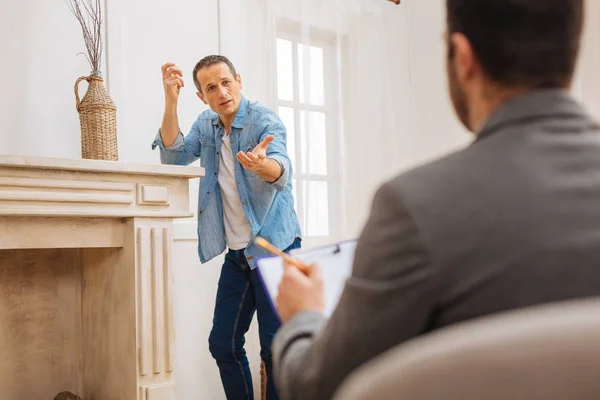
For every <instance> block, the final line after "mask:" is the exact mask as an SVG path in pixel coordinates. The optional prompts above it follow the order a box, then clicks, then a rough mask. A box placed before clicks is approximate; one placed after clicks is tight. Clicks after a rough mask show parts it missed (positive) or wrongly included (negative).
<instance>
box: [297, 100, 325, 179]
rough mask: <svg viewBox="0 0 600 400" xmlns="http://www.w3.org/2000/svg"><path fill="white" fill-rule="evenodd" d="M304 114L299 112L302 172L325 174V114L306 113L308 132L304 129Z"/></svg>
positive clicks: (302, 111)
mask: <svg viewBox="0 0 600 400" xmlns="http://www.w3.org/2000/svg"><path fill="white" fill-rule="evenodd" d="M305 116H306V113H305V111H304V110H301V111H300V143H301V154H302V172H304V173H309V174H318V175H326V174H327V140H326V139H327V138H326V137H325V132H326V128H325V127H326V120H325V113H322V112H313V111H309V112H308V130H306V129H305V124H306V117H305Z"/></svg>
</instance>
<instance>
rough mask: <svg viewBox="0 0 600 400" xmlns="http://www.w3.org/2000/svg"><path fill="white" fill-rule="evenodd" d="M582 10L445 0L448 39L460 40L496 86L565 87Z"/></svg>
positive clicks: (563, 2) (547, 2)
mask: <svg viewBox="0 0 600 400" xmlns="http://www.w3.org/2000/svg"><path fill="white" fill-rule="evenodd" d="M583 8H584V6H583V0H510V1H508V0H446V11H447V18H448V21H447V22H448V34H449V35H452V34H453V33H456V32H460V33H462V34H464V35H465V36H466V37H467V39H469V41H470V42H471V45H472V46H473V50H474V52H475V54H476V55H477V58H478V59H479V62H480V63H481V66H482V68H483V70H484V71H485V73H486V74H487V75H488V76H489V77H490V78H491V79H493V80H494V81H496V82H498V83H500V84H503V85H515V86H516V85H524V86H527V87H530V88H544V87H566V86H568V85H569V84H570V83H571V79H572V77H573V72H574V70H575V64H576V60H577V55H578V53H579V46H580V38H581V31H582V25H583V12H584V10H583ZM452 53H453V51H452V46H450V48H449V56H450V57H452Z"/></svg>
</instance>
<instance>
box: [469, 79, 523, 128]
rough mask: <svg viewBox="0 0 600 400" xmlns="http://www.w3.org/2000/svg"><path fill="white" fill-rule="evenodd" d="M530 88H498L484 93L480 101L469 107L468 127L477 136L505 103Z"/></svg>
mask: <svg viewBox="0 0 600 400" xmlns="http://www.w3.org/2000/svg"><path fill="white" fill-rule="evenodd" d="M530 90H531V89H530V88H526V87H515V88H508V89H505V88H503V89H500V88H498V87H494V88H490V89H489V90H487V91H485V92H484V94H483V95H482V96H481V99H479V100H478V101H476V102H475V104H474V105H473V107H471V110H472V112H471V115H470V125H471V129H472V130H473V132H474V133H475V134H476V135H478V134H479V132H480V131H481V128H482V127H483V126H484V124H485V122H486V121H487V120H488V119H489V118H490V116H491V115H492V114H493V113H494V111H496V110H497V109H498V107H500V106H501V105H502V104H504V103H505V102H507V101H509V100H510V99H512V98H514V97H517V96H520V95H522V94H524V93H526V92H528V91H530Z"/></svg>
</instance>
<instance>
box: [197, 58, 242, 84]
mask: <svg viewBox="0 0 600 400" xmlns="http://www.w3.org/2000/svg"><path fill="white" fill-rule="evenodd" d="M221 63H223V64H225V65H227V66H228V67H229V70H230V71H231V74H232V75H233V77H234V78H235V77H236V76H237V72H236V71H235V67H234V66H233V64H232V63H231V61H229V59H228V58H227V57H225V56H219V55H210V56H206V57H204V58H203V59H202V60H200V61H198V62H197V63H196V66H195V67H194V72H193V74H194V78H193V79H194V85H196V88H197V89H198V91H199V92H200V93H202V87H201V86H200V82H198V77H197V75H198V71H200V70H201V69H202V68H207V67H210V66H211V65H215V64H221Z"/></svg>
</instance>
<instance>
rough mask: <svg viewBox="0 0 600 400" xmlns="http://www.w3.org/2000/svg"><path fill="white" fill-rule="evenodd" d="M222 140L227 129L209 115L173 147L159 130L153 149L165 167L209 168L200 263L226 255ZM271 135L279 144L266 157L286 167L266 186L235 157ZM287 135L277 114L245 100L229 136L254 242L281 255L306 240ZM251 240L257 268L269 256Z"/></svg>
mask: <svg viewBox="0 0 600 400" xmlns="http://www.w3.org/2000/svg"><path fill="white" fill-rule="evenodd" d="M223 135H225V129H224V128H223V126H222V125H221V123H220V122H219V116H218V115H217V114H216V113H215V112H213V111H211V110H207V111H205V112H203V113H202V114H200V116H199V117H198V119H197V120H196V121H195V122H194V124H193V125H192V128H191V130H190V132H189V134H188V135H187V136H185V138H184V137H183V134H182V133H181V132H180V133H179V136H178V137H177V140H176V141H175V143H173V145H171V146H170V147H165V146H164V145H163V143H162V139H161V137H160V130H159V132H158V134H157V135H156V138H155V140H154V143H153V144H152V149H155V148H156V147H158V148H159V149H160V160H161V162H162V163H163V164H175V165H189V164H191V163H193V162H194V161H196V160H198V159H200V165H201V166H202V167H204V169H205V176H204V177H203V178H201V179H200V190H199V194H198V255H199V256H200V261H201V262H202V263H205V262H207V261H209V260H210V259H212V258H214V257H215V256H217V255H219V254H221V253H223V251H224V250H225V224H224V220H223V201H222V198H221V189H220V187H219V182H218V179H217V178H218V176H219V167H220V160H221V157H220V152H221V145H222V143H223ZM269 135H273V136H274V137H275V139H274V140H273V141H272V142H271V143H270V144H269V147H268V148H267V157H268V158H272V159H274V160H276V161H277V162H278V163H279V164H280V165H281V168H282V174H281V177H280V178H279V179H278V180H277V181H275V182H273V183H267V182H265V181H264V180H263V179H261V178H260V177H259V176H257V175H256V174H255V173H254V172H252V171H248V170H246V169H244V167H242V165H241V164H240V162H239V161H238V160H237V157H236V154H237V153H238V152H239V151H243V152H248V151H252V149H254V147H256V145H258V144H259V143H260V142H261V141H262V140H263V139H264V138H265V137H267V136H269ZM286 136H287V134H286V130H285V126H284V125H283V123H282V122H281V120H280V119H279V117H278V116H277V114H275V113H274V112H273V111H271V110H269V109H268V108H266V107H264V106H262V105H260V104H258V103H257V102H250V101H248V100H247V99H246V98H245V97H242V100H241V103H240V107H239V109H238V112H237V114H236V116H235V119H234V121H233V124H232V126H231V136H230V139H231V149H232V152H233V156H234V161H235V179H236V182H237V188H238V193H239V196H240V201H241V202H242V208H243V210H244V214H245V215H246V218H247V219H248V222H249V223H250V228H251V229H252V239H253V240H254V238H255V237H256V236H262V237H264V238H265V239H267V240H268V241H270V242H271V243H273V245H275V246H276V247H277V248H278V249H280V250H283V249H286V248H288V247H289V246H290V245H291V244H292V243H293V242H294V239H296V238H301V237H302V233H301V231H300V223H299V222H298V217H297V216H296V211H295V210H294V198H293V196H292V165H291V162H290V159H289V157H288V155H287V150H286ZM253 240H252V241H251V242H250V243H249V244H248V246H247V247H246V250H245V254H246V258H247V260H248V263H249V264H250V267H251V268H253V269H254V268H256V260H257V258H260V257H263V256H267V255H268V253H267V252H265V251H264V250H263V249H261V248H260V247H258V246H256V245H255V244H254V241H253Z"/></svg>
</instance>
